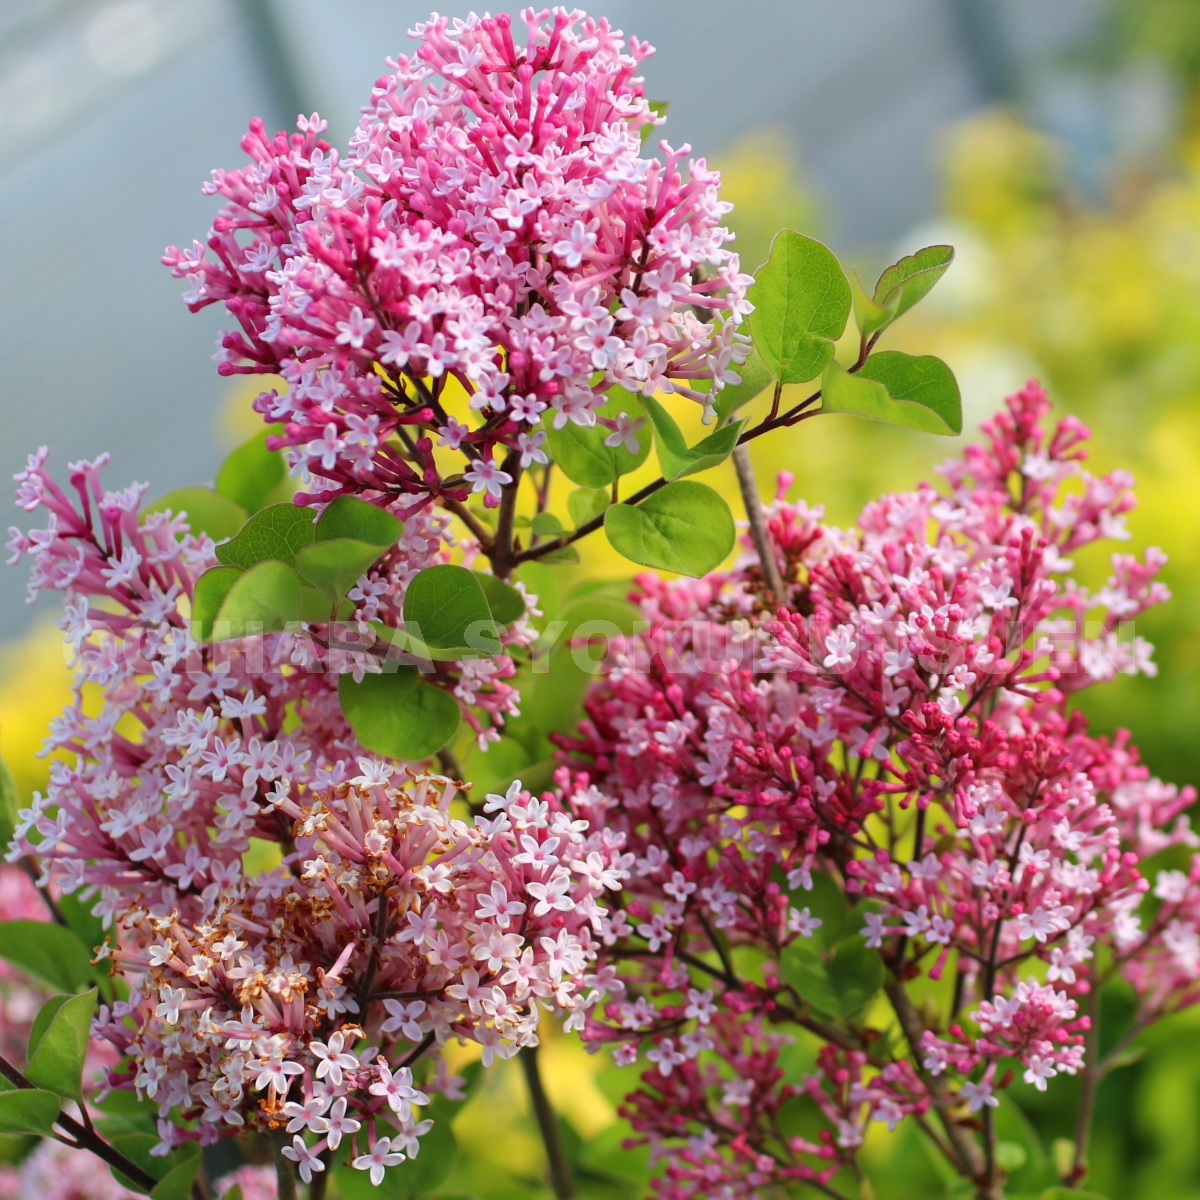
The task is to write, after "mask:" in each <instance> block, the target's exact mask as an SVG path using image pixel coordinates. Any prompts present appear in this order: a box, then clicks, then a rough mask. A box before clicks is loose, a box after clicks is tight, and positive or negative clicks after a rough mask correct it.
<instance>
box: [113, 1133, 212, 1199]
mask: <svg viewBox="0 0 1200 1200" xmlns="http://www.w3.org/2000/svg"><path fill="white" fill-rule="evenodd" d="M109 1141H110V1143H111V1145H112V1147H113V1149H115V1150H119V1151H120V1152H121V1153H122V1154H123V1155H124V1156H125V1157H126V1158H127V1159H129V1161H130V1162H132V1163H133V1164H134V1165H136V1166H139V1167H141V1168H142V1170H143V1171H145V1172H146V1174H147V1175H150V1176H152V1177H153V1178H154V1179H162V1178H164V1177H165V1176H166V1175H167V1174H168V1173H169V1171H170V1170H171V1168H172V1165H173V1160H174V1161H176V1162H177V1161H178V1158H176V1156H175V1155H171V1156H170V1157H168V1158H159V1157H158V1156H157V1155H153V1154H151V1153H150V1151H151V1150H153V1149H154V1147H155V1146H156V1145H157V1144H158V1138H157V1137H155V1136H154V1135H153V1134H151V1133H122V1134H118V1135H117V1136H116V1137H113V1138H110V1139H109ZM191 1144H192V1145H195V1143H191ZM109 1170H110V1171H111V1172H112V1176H113V1178H114V1179H115V1180H116V1181H117V1182H118V1183H120V1184H122V1185H123V1186H124V1187H127V1188H129V1190H130V1191H131V1192H139V1193H142V1194H145V1188H143V1187H142V1186H141V1185H140V1184H137V1183H134V1182H133V1180H131V1179H130V1178H129V1177H128V1176H126V1175H122V1174H121V1172H120V1171H118V1170H117V1168H116V1167H109Z"/></svg>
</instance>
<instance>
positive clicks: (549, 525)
mask: <svg viewBox="0 0 1200 1200" xmlns="http://www.w3.org/2000/svg"><path fill="white" fill-rule="evenodd" d="M529 527H530V528H531V529H532V530H533V532H534V533H536V534H537V535H538V537H554V535H555V534H557V533H562V531H563V523H562V522H561V521H560V520H559V519H558V518H557V517H556V516H555V515H554V514H553V513H552V512H540V513H537V514H535V516H534V518H533V520H532V521H530V522H529Z"/></svg>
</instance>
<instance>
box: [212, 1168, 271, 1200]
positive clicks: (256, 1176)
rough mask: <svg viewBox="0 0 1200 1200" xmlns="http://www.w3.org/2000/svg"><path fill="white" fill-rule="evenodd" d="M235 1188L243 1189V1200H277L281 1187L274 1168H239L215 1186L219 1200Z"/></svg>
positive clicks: (219, 1180) (218, 1181)
mask: <svg viewBox="0 0 1200 1200" xmlns="http://www.w3.org/2000/svg"><path fill="white" fill-rule="evenodd" d="M235 1187H239V1188H241V1189H242V1200H277V1198H278V1196H279V1185H278V1183H277V1182H276V1177H275V1168H274V1167H273V1166H269V1165H268V1166H261V1167H259V1166H247V1167H239V1168H238V1169H237V1170H236V1171H234V1172H232V1173H231V1174H229V1175H225V1176H223V1177H222V1178H221V1179H218V1180H217V1181H216V1182H215V1183H214V1184H213V1190H214V1192H215V1193H216V1195H217V1197H218V1200H220V1198H221V1197H223V1196H226V1195H228V1193H229V1192H230V1191H231V1190H232V1189H233V1188H235Z"/></svg>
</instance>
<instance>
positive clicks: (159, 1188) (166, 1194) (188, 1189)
mask: <svg viewBox="0 0 1200 1200" xmlns="http://www.w3.org/2000/svg"><path fill="white" fill-rule="evenodd" d="M199 1170H200V1155H199V1154H193V1155H192V1156H191V1157H190V1158H185V1159H184V1160H183V1162H181V1163H178V1164H176V1165H175V1166H173V1167H172V1168H171V1169H170V1170H169V1171H168V1172H167V1173H166V1174H165V1175H164V1176H163V1177H162V1178H161V1179H160V1180H159V1181H158V1183H157V1184H155V1186H154V1188H153V1190H152V1191H151V1192H150V1200H191V1196H192V1184H193V1183H195V1182H196V1174H197V1172H198V1171H199ZM228 1198H229V1193H228V1192H226V1193H225V1200H228Z"/></svg>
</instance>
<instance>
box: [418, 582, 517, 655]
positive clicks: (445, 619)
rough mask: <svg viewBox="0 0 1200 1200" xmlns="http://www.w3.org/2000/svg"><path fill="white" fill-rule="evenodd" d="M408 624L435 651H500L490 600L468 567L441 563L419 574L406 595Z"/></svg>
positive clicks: (486, 652) (491, 652)
mask: <svg viewBox="0 0 1200 1200" xmlns="http://www.w3.org/2000/svg"><path fill="white" fill-rule="evenodd" d="M404 625H405V628H406V629H408V630H409V631H410V632H411V633H412V635H413V636H414V637H417V638H420V640H421V641H423V642H424V643H425V644H426V645H427V646H429V647H431V648H432V649H434V650H459V649H462V650H464V651H465V650H474V651H475V652H476V653H483V654H489V655H491V654H497V653H499V650H500V641H499V632H498V630H497V629H496V625H495V622H494V621H493V620H492V610H491V606H490V605H489V604H488V598H487V596H486V595H485V594H484V590H483V587H482V585H481V584H480V582H479V579H478V577H477V576H476V574H475V572H474V571H468V570H467V568H466V567H456V566H453V565H451V564H450V563H439V564H438V565H437V566H433V567H426V568H425V569H424V570H423V571H419V572H418V573H417V575H416V576H415V577H414V578H413V580H412V582H411V583H409V585H408V590H407V591H406V592H405V593H404Z"/></svg>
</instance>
